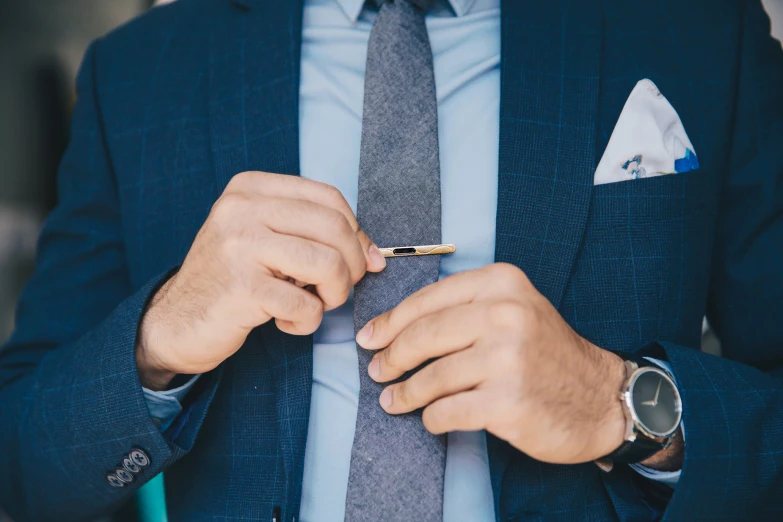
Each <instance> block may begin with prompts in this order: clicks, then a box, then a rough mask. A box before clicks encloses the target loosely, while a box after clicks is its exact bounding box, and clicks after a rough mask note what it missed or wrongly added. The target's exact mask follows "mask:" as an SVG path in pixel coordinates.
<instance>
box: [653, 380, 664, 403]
mask: <svg viewBox="0 0 783 522" xmlns="http://www.w3.org/2000/svg"><path fill="white" fill-rule="evenodd" d="M662 382H663V380H660V381H658V389H657V390H655V397H654V398H653V406H656V405H657V404H658V395H659V394H660V393H661V383H662Z"/></svg>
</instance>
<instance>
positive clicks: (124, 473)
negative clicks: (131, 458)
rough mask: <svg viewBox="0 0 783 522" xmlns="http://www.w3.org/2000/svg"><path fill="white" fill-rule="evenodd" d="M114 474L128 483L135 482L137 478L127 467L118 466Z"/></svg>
mask: <svg viewBox="0 0 783 522" xmlns="http://www.w3.org/2000/svg"><path fill="white" fill-rule="evenodd" d="M114 474H115V475H116V476H117V478H118V479H120V480H121V481H123V482H124V483H126V484H130V483H131V482H133V480H134V479H135V478H136V477H134V476H133V475H131V474H130V473H129V472H128V470H127V469H125V468H117V469H115V470H114Z"/></svg>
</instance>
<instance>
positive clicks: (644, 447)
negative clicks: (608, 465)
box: [604, 436, 665, 464]
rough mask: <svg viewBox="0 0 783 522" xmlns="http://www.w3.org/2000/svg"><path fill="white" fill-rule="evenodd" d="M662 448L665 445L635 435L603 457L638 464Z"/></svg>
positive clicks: (621, 462) (622, 462)
mask: <svg viewBox="0 0 783 522" xmlns="http://www.w3.org/2000/svg"><path fill="white" fill-rule="evenodd" d="M664 448H665V446H663V445H661V444H659V443H657V442H655V441H653V440H650V439H647V438H645V437H643V436H637V437H636V440H634V441H625V442H623V443H622V444H621V445H620V447H619V448H617V449H616V450H614V451H613V452H612V453H610V454H609V455H607V456H606V457H604V458H607V459H610V460H611V461H612V462H617V463H620V464H638V463H639V462H642V461H643V460H647V459H648V458H650V457H652V456H653V455H655V454H656V453H658V452H659V451H661V450H662V449H664Z"/></svg>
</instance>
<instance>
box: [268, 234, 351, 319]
mask: <svg viewBox="0 0 783 522" xmlns="http://www.w3.org/2000/svg"><path fill="white" fill-rule="evenodd" d="M256 256H257V259H258V261H259V262H260V263H261V265H263V266H264V267H266V268H267V269H269V270H270V271H278V272H281V273H283V274H285V275H286V276H288V277H291V278H293V279H295V280H297V281H300V282H304V283H307V284H309V285H314V286H315V291H316V293H317V294H318V297H319V298H320V299H321V300H322V301H323V304H324V310H332V309H334V308H337V307H338V306H340V305H342V304H343V303H345V302H346V301H347V300H348V296H349V294H350V290H351V286H353V281H352V280H351V274H350V271H349V269H348V265H346V263H345V260H344V259H343V257H342V255H341V254H340V252H338V251H337V250H335V249H334V248H332V247H330V246H327V245H324V244H321V243H317V242H315V241H309V240H307V239H303V238H301V237H296V236H286V235H282V234H270V235H268V236H267V237H265V238H264V240H263V242H262V244H260V245H258V253H257V254H256ZM286 284H289V285H290V286H291V287H293V288H296V287H297V285H293V284H291V283H286Z"/></svg>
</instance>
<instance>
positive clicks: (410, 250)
mask: <svg viewBox="0 0 783 522" xmlns="http://www.w3.org/2000/svg"><path fill="white" fill-rule="evenodd" d="M379 250H380V251H381V254H383V257H408V256H432V255H440V254H453V253H454V252H455V251H456V250H457V247H456V246H454V245H421V246H404V247H391V248H381V249H379Z"/></svg>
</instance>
